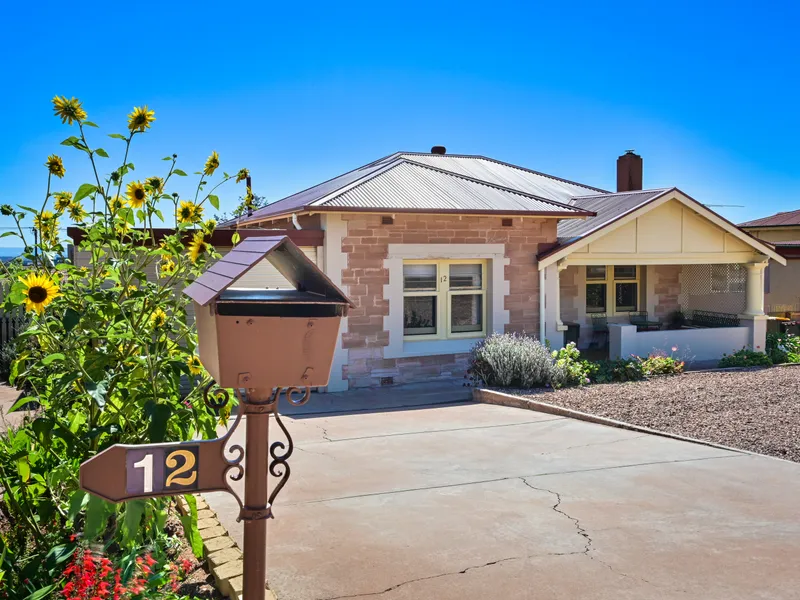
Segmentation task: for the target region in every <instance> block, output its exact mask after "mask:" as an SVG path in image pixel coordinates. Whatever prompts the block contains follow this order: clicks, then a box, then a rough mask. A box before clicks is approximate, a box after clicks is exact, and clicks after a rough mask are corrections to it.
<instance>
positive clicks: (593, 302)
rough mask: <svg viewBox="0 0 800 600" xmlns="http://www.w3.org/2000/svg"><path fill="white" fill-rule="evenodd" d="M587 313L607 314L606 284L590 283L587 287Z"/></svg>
mask: <svg viewBox="0 0 800 600" xmlns="http://www.w3.org/2000/svg"><path fill="white" fill-rule="evenodd" d="M586 312H587V313H598V312H601V313H602V312H607V311H606V284H605V283H590V284H589V285H587V286H586Z"/></svg>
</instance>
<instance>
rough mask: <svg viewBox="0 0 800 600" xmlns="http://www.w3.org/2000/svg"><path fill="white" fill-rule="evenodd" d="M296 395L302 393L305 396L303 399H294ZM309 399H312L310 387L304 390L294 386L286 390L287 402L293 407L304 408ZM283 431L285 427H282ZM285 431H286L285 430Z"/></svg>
mask: <svg viewBox="0 0 800 600" xmlns="http://www.w3.org/2000/svg"><path fill="white" fill-rule="evenodd" d="M295 393H297V394H300V393H302V394H303V396H302V397H301V398H297V399H295V398H293V397H292V394H295ZM309 398H311V388H310V387H308V386H306V387H304V388H299V387H294V386H293V387H289V388H286V400H288V401H289V404H291V405H292V406H303V404H305V403H306V402H308V400H309ZM281 429H283V427H281ZM284 431H286V430H285V429H284Z"/></svg>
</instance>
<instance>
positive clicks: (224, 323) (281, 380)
mask: <svg viewBox="0 0 800 600" xmlns="http://www.w3.org/2000/svg"><path fill="white" fill-rule="evenodd" d="M264 259H266V260H268V261H269V262H270V263H271V264H272V265H273V266H274V267H275V268H276V269H277V270H278V271H279V272H280V273H281V274H282V275H283V276H284V277H285V278H286V279H287V280H288V281H289V282H290V283H291V284H292V285H293V286H294V289H286V290H283V289H282V290H266V289H237V288H235V287H234V285H235V283H236V281H237V280H238V279H239V278H240V277H242V276H243V275H244V274H245V273H247V271H249V270H250V269H251V268H253V267H254V266H255V265H257V264H258V263H259V262H261V261H262V260H264ZM184 293H185V294H186V295H187V296H189V297H190V298H191V299H192V300H193V301H194V308H195V319H196V322H197V332H198V340H199V353H200V360H201V361H202V363H203V365H204V366H205V368H206V370H207V371H208V372H209V373H210V374H211V376H212V377H213V378H214V380H215V381H216V384H217V385H218V386H219V387H220V388H233V389H234V390H235V393H236V395H237V396H238V398H239V400H240V404H239V413H238V415H237V417H236V420H235V422H234V424H233V426H232V427H231V428H230V429H229V430H228V433H227V434H226V435H225V436H224V437H222V438H220V439H217V440H207V441H200V442H184V443H180V444H150V445H140V446H126V445H116V446H112V447H111V448H109V449H107V450H105V451H103V452H101V453H100V454H98V455H97V456H95V457H93V458H91V459H89V460H88V461H86V462H85V463H84V464H83V465H81V473H80V481H81V487H82V488H83V489H85V490H87V491H89V492H91V493H94V494H96V495H99V496H101V497H103V498H106V499H108V500H111V501H114V502H120V501H123V500H128V499H131V498H146V497H152V496H158V495H172V494H175V493H183V492H202V491H212V490H222V491H227V492H230V493H231V494H233V495H234V497H235V498H236V499H237V501H238V503H239V508H240V511H239V516H238V520H240V521H244V548H243V549H242V550H243V553H244V598H245V600H264V598H265V591H266V543H267V541H266V540H267V522H266V520H267V519H268V518H270V517H272V516H273V515H272V504H273V502H274V500H275V497H276V496H277V494H278V493H279V492H280V490H281V489H282V488H283V486H284V485H285V484H286V481H287V479H288V478H289V474H290V469H289V464H288V462H287V461H288V459H289V457H290V456H291V454H292V451H293V449H294V447H293V443H292V439H291V436H290V435H289V431H288V430H287V429H286V426H285V425H284V424H283V422H282V421H281V418H280V415H279V413H278V403H279V400H280V398H281V394H282V393H284V394H285V396H286V399H287V401H288V402H289V403H291V404H294V405H300V404H304V403H305V402H307V401H308V399H309V397H310V393H311V388H312V387H317V386H324V385H327V383H328V379H329V376H330V370H331V364H332V362H333V354H334V349H335V345H336V340H337V337H338V332H339V324H340V322H341V319H342V317H344V316H346V315H347V311H348V309H349V308H350V307H351V306H352V303H351V302H350V300H349V299H348V298H347V297H346V296H345V295H344V294H343V293H342V292H341V291H340V290H339V289H338V288H337V287H336V286H335V285H334V284H333V283H332V282H331V281H330V279H328V277H326V276H325V274H324V273H323V272H322V271H321V270H320V269H319V268H318V267H317V266H316V265H315V264H314V263H313V262H312V261H311V260H309V259H308V258H307V257H306V256H305V254H303V252H302V251H301V250H300V249H299V248H298V247H297V246H296V245H295V244H294V243H293V242H292V241H291V240H290V239H289V238H288V237H285V236H276V237H250V238H246V239H245V240H244V241H242V242H241V243H240V244H239V245H238V246H236V247H235V248H234V249H233V250H232V251H231V252H229V253H228V254H227V255H225V256H224V257H223V258H222V259H220V260H219V261H217V262H216V263H214V264H212V265H210V266H209V268H208V269H207V271H206V272H205V273H203V274H202V275H201V276H200V277H198V278H197V279H196V280H195V281H194V282H193V283H192V284H191V285H190V286H188V287H187V288H186V289H185V290H184ZM210 387H211V386H209V387H208V388H206V390H205V398H206V402H207V403H208V404H209V405H210V406H213V407H216V408H221V407H222V406H223V405H224V403H225V402H226V401H227V399H228V398H227V393H226V392H225V391H224V389H220V390H217V392H216V393H214V394H210V393H209V392H210ZM242 417H244V418H246V421H247V424H246V442H245V448H242V447H241V446H239V445H234V446H232V447H230V448H227V447H226V444H227V442H228V441H229V440H230V438H231V436H232V434H233V432H234V431H235V430H236V428H237V427H238V425H239V423H240V421H241V419H242ZM270 417H272V418H273V419H274V420H275V422H276V423H277V424H278V426H279V427H280V428H281V430H282V431H283V433H284V435H285V436H286V438H287V444H284V443H283V442H281V441H276V442H273V443H272V444H270V443H269V423H270ZM231 454H232V455H233V456H232V457H231V456H229V455H231ZM245 458H246V462H245V466H244V468H242V466H241V462H242V461H243V459H245ZM268 472H269V474H270V475H272V476H273V477H275V478H277V482H276V484H275V486H274V488H273V490H272V493H269V492H268V488H267V473H268ZM242 477H244V501H242V499H240V498H239V497H238V495H236V493H235V492H233V490H232V489H231V487H230V481H239V480H240V479H242Z"/></svg>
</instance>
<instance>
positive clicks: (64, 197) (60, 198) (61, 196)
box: [53, 192, 72, 213]
mask: <svg viewBox="0 0 800 600" xmlns="http://www.w3.org/2000/svg"><path fill="white" fill-rule="evenodd" d="M53 198H55V199H56V200H55V203H54V206H55V208H56V211H58V212H59V213H62V212H64V211H65V210H67V209H68V208H69V205H70V204H72V192H56V193H54V194H53Z"/></svg>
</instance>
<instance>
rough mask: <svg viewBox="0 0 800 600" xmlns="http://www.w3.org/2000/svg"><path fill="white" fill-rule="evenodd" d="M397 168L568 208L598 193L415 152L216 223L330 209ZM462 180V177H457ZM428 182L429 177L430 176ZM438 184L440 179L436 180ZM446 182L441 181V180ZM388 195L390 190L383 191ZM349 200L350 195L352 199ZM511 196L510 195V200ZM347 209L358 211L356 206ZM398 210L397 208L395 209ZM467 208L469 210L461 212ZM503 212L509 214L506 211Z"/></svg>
mask: <svg viewBox="0 0 800 600" xmlns="http://www.w3.org/2000/svg"><path fill="white" fill-rule="evenodd" d="M399 164H421V165H427V166H429V167H432V168H435V169H441V170H443V171H447V172H448V173H449V174H450V175H451V177H450V179H452V181H451V182H450V183H451V184H452V185H453V186H454V188H460V189H462V190H463V189H465V188H470V189H471V186H468V185H465V184H464V179H463V178H464V177H469V178H472V179H477V180H480V181H481V182H484V184H486V185H494V186H500V187H506V188H509V189H510V191H511V193H513V192H517V193H518V194H521V195H525V194H527V195H530V196H535V197H538V198H539V199H540V201H541V202H545V203H546V202H547V201H550V202H558V203H563V204H566V203H568V202H569V200H570V198H572V197H573V196H576V195H585V194H587V193H590V192H598V191H599V192H602V191H603V190H599V189H597V188H592V187H589V186H584V185H581V184H578V183H574V182H571V181H567V180H565V179H559V178H558V177H552V176H550V175H544V174H542V173H537V172H535V171H529V170H527V169H524V168H522V167H517V166H514V165H509V164H506V163H502V162H500V161H496V160H493V159H489V158H486V157H483V156H467V155H440V154H424V153H414V152H397V153H395V154H391V155H389V156H386V157H384V158H382V159H379V160H377V161H375V162H372V163H370V164H368V165H365V166H363V167H360V168H358V169H355V170H353V171H350V172H348V173H345V174H343V175H340V176H338V177H334V178H333V179H330V180H328V181H325V182H323V183H321V184H319V185H316V186H314V187H311V188H308V189H307V190H303V191H302V192H298V193H297V194H293V195H291V196H288V197H286V198H284V199H282V200H278V201H277V202H273V203H272V204H269V205H268V206H265V207H263V208H260V209H259V210H257V211H255V212H254V213H253V214H252V215H251V216H250V217H245V218H240V219H238V221H237V220H232V221H228V222H226V223H223V224H222V225H220V226H221V227H225V226H231V225H234V224H236V223H239V224H241V223H250V222H255V221H260V220H263V219H267V218H270V217H274V216H278V215H285V214H289V213H291V212H295V211H300V210H304V209H306V208H308V207H310V206H330V207H333V206H335V204H333V202H334V201H335V200H336V198H337V196H338V194H337V192H341V193H342V194H343V193H345V192H347V191H349V188H350V187H351V186H353V185H354V184H357V183H361V182H364V181H366V180H369V179H372V178H378V177H384V173H386V172H388V170H391V167H394V166H397V165H399ZM422 172H423V171H421V170H416V171H414V173H415V174H419V173H422ZM459 176H460V177H459ZM428 178H429V179H430V176H428ZM439 179H440V180H441V178H439ZM441 181H444V180H441ZM424 185H425V184H423V183H422V182H419V186H422V187H424ZM386 193H388V190H386ZM453 193H455V192H454V191H452V190H451V192H450V194H451V200H455V198H454V197H452V194H453ZM467 196H468V197H467V198H465V200H464V202H463V204H465V205H468V204H473V203H474V199H473V198H472V196H470V195H469V194H468V195H467ZM350 197H351V199H352V195H351V196H350ZM509 197H510V196H509ZM412 200H414V199H413V198H411V197H410V196H409V197H407V198H406V199H405V202H411V201H412ZM430 201H431V200H430V196H429V195H428V196H426V197H425V198H422V199H420V203H421V205H423V206H427V205H429V204H430ZM455 204H456V206H455V207H454V209H458V208H461V207H460V206H459V205H458V204H459V203H458V202H456V203H455ZM483 204H484V208H483V209H484V210H491V211H495V210H499V209H498V208H497V207H494V206H488V205H486V203H483ZM419 207H420V204H419V203H417V202H416V201H415V202H413V203H408V204H404V208H406V209H408V210H413V209H415V208H419ZM350 208H356V206H355V205H353V206H350ZM397 208H400V207H397ZM464 210H467V209H464ZM505 210H508V209H507V208H506V209H505ZM543 210H545V211H547V212H552V211H553V209H552V208H551V207H548V208H545V209H543ZM561 210H562V211H563V212H565V213H569V212H574V213H575V214H576V215H578V216H579V215H580V211H570V209H569V207H566V206H565V207H561Z"/></svg>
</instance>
